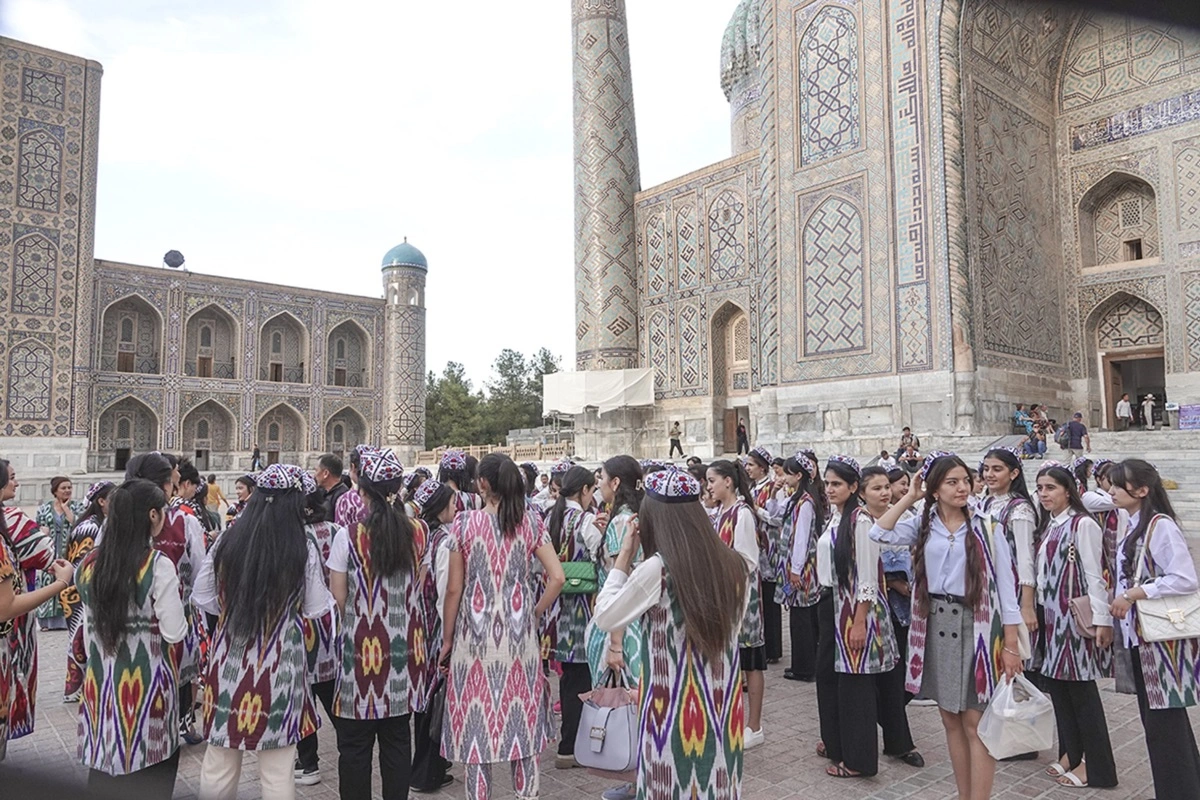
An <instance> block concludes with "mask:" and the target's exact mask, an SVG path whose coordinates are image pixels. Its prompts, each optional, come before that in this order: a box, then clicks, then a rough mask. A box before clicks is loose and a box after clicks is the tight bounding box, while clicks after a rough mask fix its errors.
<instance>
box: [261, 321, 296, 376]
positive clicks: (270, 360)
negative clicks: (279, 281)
mask: <svg viewBox="0 0 1200 800" xmlns="http://www.w3.org/2000/svg"><path fill="white" fill-rule="evenodd" d="M307 337H308V332H307V331H306V330H305V329H304V325H303V323H301V322H300V320H298V319H296V317H294V316H292V315H291V314H289V313H287V312H283V313H281V314H279V315H277V316H276V317H274V318H273V319H271V320H269V321H268V322H267V323H266V324H265V325H263V326H262V332H261V334H260V338H259V346H258V352H259V364H258V379H259V380H260V381H269V380H273V378H272V376H271V368H272V365H273V364H278V365H280V367H281V370H282V373H281V374H282V377H283V382H284V383H304V381H305V377H304V370H305V362H306V361H307V359H306V358H305V342H306V341H307Z"/></svg>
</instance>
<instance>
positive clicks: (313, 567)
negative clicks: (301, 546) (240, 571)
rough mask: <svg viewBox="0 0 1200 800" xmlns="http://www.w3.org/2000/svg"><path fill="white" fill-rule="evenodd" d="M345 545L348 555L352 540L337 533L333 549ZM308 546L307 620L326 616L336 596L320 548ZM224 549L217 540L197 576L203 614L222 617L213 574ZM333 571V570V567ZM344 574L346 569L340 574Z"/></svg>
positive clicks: (304, 610) (304, 608)
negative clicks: (215, 559) (328, 583)
mask: <svg viewBox="0 0 1200 800" xmlns="http://www.w3.org/2000/svg"><path fill="white" fill-rule="evenodd" d="M339 538H340V539H342V540H343V541H345V542H346V552H347V553H348V552H349V544H350V537H349V534H347V533H346V529H345V528H341V529H339V530H338V532H337V533H336V534H334V537H333V546H334V547H335V548H336V547H337V543H338V539H339ZM306 543H307V545H308V560H307V562H306V563H305V565H304V602H303V605H302V606H301V613H302V614H303V615H304V617H305V619H318V618H320V617H323V616H325V614H326V613H327V612H328V611H329V608H330V606H331V605H332V604H333V595H331V594H330V593H329V587H327V586H326V585H325V571H324V570H322V569H321V556H320V555H319V554H318V553H317V547H316V545H314V544H313V543H312V542H311V541H307V542H306ZM220 546H221V540H220V539H217V543H216V544H215V545H213V549H212V550H209V551H208V555H207V556H206V557H205V559H204V563H203V564H201V565H200V572H199V573H197V575H196V588H195V590H194V591H193V593H192V602H193V603H195V604H196V606H197V607H198V608H200V609H201V610H202V611H207V612H208V613H209V614H214V615H215V614H220V613H221V597H220V594H219V593H218V591H217V575H216V572H215V571H214V570H213V556H214V555H216V553H217V548H219V547H220ZM329 559H330V561H332V560H333V553H332V552H330V554H329ZM331 569H332V567H331ZM338 571H339V572H345V571H346V570H345V569H344V568H343V569H341V570H338Z"/></svg>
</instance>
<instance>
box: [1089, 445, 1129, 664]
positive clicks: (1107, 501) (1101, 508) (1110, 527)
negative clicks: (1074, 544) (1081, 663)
mask: <svg viewBox="0 0 1200 800" xmlns="http://www.w3.org/2000/svg"><path fill="white" fill-rule="evenodd" d="M1116 466H1117V465H1116V464H1114V463H1113V462H1112V461H1110V460H1109V459H1107V458H1098V459H1096V463H1095V464H1093V465H1092V477H1093V478H1095V479H1096V488H1095V489H1092V490H1091V491H1086V492H1084V493H1083V495H1082V497H1081V499H1082V500H1083V506H1084V508H1086V509H1087V510H1088V512H1089V513H1091V514H1093V515H1095V517H1096V522H1097V523H1098V524H1099V525H1100V529H1101V530H1102V531H1104V561H1103V562H1102V563H1101V565H1100V566H1101V568H1102V570H1103V572H1104V583H1105V585H1107V586H1108V600H1109V602H1110V603H1111V602H1112V599H1113V597H1114V590H1115V588H1116V582H1117V543H1118V542H1121V541H1123V540H1124V539H1125V534H1126V532H1127V531H1128V530H1129V512H1128V511H1126V510H1125V509H1123V508H1118V507H1117V504H1116V503H1114V502H1113V499H1112V480H1111V477H1112V472H1113V470H1114V469H1115V468H1116ZM1113 644H1114V647H1116V648H1118V649H1120V648H1121V647H1123V642H1122V641H1121V637H1118V636H1114V637H1113Z"/></svg>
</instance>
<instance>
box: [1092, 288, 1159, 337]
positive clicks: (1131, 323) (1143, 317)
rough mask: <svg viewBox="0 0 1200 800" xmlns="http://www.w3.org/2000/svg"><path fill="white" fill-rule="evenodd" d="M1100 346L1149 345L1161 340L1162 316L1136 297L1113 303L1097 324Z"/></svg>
mask: <svg viewBox="0 0 1200 800" xmlns="http://www.w3.org/2000/svg"><path fill="white" fill-rule="evenodd" d="M1096 342H1097V346H1098V347H1099V348H1100V349H1101V350H1118V349H1121V348H1124V347H1150V346H1153V345H1161V344H1162V343H1163V319H1162V315H1161V314H1159V313H1158V310H1157V309H1155V308H1153V307H1151V306H1150V305H1149V304H1148V303H1146V302H1144V301H1142V300H1138V299H1135V298H1129V299H1126V300H1122V301H1121V302H1119V303H1117V304H1116V305H1115V306H1113V307H1112V308H1111V309H1110V310H1109V311H1108V313H1107V314H1105V315H1104V317H1103V319H1101V320H1100V322H1099V324H1098V325H1097V327H1096Z"/></svg>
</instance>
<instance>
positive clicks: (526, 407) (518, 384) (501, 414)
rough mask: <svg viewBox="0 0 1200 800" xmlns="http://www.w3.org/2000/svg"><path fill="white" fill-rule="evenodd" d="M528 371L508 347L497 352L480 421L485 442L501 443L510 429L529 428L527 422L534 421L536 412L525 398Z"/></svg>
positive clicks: (522, 358)
mask: <svg viewBox="0 0 1200 800" xmlns="http://www.w3.org/2000/svg"><path fill="white" fill-rule="evenodd" d="M529 368H530V365H529V362H527V361H526V360H525V356H523V355H521V354H520V353H518V352H517V351H516V350H511V349H508V348H505V349H504V350H501V351H500V355H498V356H497V357H496V360H495V362H493V363H492V379H491V380H490V381H488V384H487V396H488V397H487V414H486V416H485V420H484V433H485V435H486V436H487V438H488V441H489V442H499V441H502V440H504V438H505V437H506V436H507V435H508V432H509V431H510V430H512V429H513V428H528V427H530V425H531V420H532V419H535V418H536V417H535V416H534V415H535V414H537V410H535V409H534V407H533V404H532V403H531V399H530V395H529V375H530V371H529ZM539 408H540V407H539ZM538 416H540V415H538Z"/></svg>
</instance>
